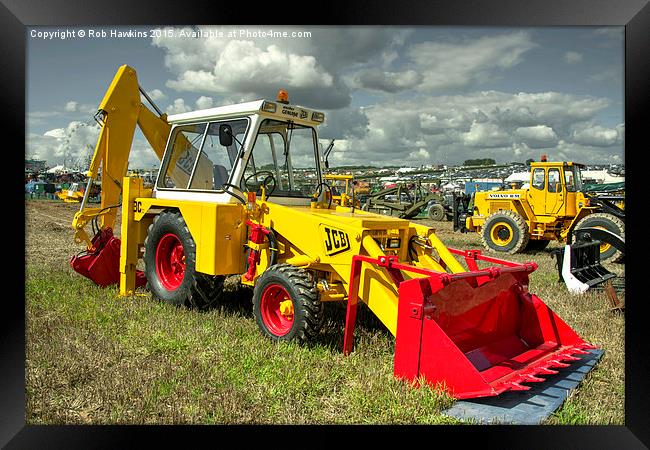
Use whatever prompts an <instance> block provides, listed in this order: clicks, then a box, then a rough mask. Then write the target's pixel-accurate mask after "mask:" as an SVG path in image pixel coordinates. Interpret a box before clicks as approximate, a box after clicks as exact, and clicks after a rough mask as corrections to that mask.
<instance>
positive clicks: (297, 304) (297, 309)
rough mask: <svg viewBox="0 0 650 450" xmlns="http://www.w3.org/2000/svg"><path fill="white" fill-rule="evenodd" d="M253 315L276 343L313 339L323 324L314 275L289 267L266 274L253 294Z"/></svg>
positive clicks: (280, 265) (277, 267)
mask: <svg viewBox="0 0 650 450" xmlns="http://www.w3.org/2000/svg"><path fill="white" fill-rule="evenodd" d="M253 315H254V316H255V320H256V321H257V325H258V326H259V328H260V330H261V331H262V333H263V334H264V335H265V336H267V337H268V338H270V339H272V340H274V341H297V342H299V343H305V342H309V341H311V340H313V339H314V338H315V337H316V336H317V335H318V332H319V331H320V328H321V326H322V324H323V304H322V303H321V301H320V299H319V297H318V290H317V289H316V286H315V284H314V281H313V279H312V277H311V275H310V274H309V273H308V272H307V271H305V270H303V269H299V268H297V267H294V266H292V265H289V264H276V265H274V266H271V267H269V268H268V269H266V270H265V271H264V273H263V274H262V275H261V276H260V278H259V279H258V280H257V283H256V284H255V289H254V291H253Z"/></svg>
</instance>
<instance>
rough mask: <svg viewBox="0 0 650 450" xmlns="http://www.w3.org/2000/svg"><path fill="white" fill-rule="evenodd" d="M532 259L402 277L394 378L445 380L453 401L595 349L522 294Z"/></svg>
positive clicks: (530, 377) (526, 379) (514, 384)
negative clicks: (453, 272)
mask: <svg viewBox="0 0 650 450" xmlns="http://www.w3.org/2000/svg"><path fill="white" fill-rule="evenodd" d="M536 268H537V266H536V264H534V263H528V264H521V265H520V264H517V265H514V264H512V265H510V266H509V267H504V268H498V267H491V268H489V269H486V270H474V271H470V272H465V273H458V274H446V273H437V272H433V271H432V272H431V274H430V275H429V276H427V277H426V278H413V279H410V280H406V281H403V282H401V283H400V285H399V302H398V318H397V332H396V341H395V361H394V363H395V364H394V369H395V376H396V377H398V378H404V379H407V380H412V381H416V382H417V379H418V378H419V377H424V379H425V380H426V382H427V383H428V384H432V385H438V384H440V385H444V387H446V388H447V389H448V391H449V393H450V395H452V396H453V397H455V398H457V399H465V398H474V397H486V396H495V395H498V394H500V393H502V392H505V391H509V390H513V391H514V390H528V389H530V386H526V385H523V384H521V383H530V382H540V381H545V380H544V379H543V378H540V377H539V375H549V374H554V373H557V371H555V370H553V368H561V367H567V366H568V364H566V363H565V361H569V362H570V361H575V360H578V359H579V358H576V357H575V356H573V355H574V354H585V353H587V352H586V351H585V350H587V349H590V348H595V347H594V346H592V345H591V344H588V343H586V342H585V341H583V340H582V339H581V338H580V337H579V336H578V335H577V334H576V333H575V332H574V331H573V330H572V329H571V328H570V327H569V326H568V325H567V324H566V323H564V321H562V319H560V318H559V317H558V316H557V315H556V314H555V313H554V312H553V311H552V310H551V309H550V308H549V307H548V306H546V305H545V304H544V302H542V301H541V300H540V299H539V298H538V297H537V296H535V295H533V294H530V293H529V292H528V274H529V273H530V272H532V271H533V270H535V269H536Z"/></svg>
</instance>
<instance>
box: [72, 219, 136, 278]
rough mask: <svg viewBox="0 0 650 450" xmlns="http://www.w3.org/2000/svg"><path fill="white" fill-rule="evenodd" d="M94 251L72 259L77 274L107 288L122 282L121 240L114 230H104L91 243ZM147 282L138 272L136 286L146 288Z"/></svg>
mask: <svg viewBox="0 0 650 450" xmlns="http://www.w3.org/2000/svg"><path fill="white" fill-rule="evenodd" d="M91 243H92V245H93V248H94V250H93V251H87V252H83V253H82V254H79V255H76V256H73V257H72V258H71V259H70V266H72V268H73V269H74V270H75V272H78V273H80V274H81V275H83V276H84V277H86V278H90V279H91V280H93V281H94V282H95V283H96V284H98V285H99V286H102V287H105V286H109V285H111V284H116V283H119V281H120V244H121V242H120V240H119V239H118V238H116V237H115V236H113V230H111V229H110V228H104V229H103V230H101V231H100V232H99V233H97V234H96V235H95V237H93V239H92V241H91ZM146 283H147V280H146V278H145V276H144V273H143V272H142V271H140V270H138V271H137V272H136V286H138V287H139V286H144V285H145V284H146Z"/></svg>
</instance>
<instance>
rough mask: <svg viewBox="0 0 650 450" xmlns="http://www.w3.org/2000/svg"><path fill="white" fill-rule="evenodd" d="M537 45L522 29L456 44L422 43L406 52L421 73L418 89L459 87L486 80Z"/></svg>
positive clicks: (512, 64) (511, 65) (514, 63)
mask: <svg viewBox="0 0 650 450" xmlns="http://www.w3.org/2000/svg"><path fill="white" fill-rule="evenodd" d="M535 47H536V44H535V43H533V42H532V40H531V38H530V36H529V34H528V33H526V32H524V31H519V32H514V33H507V34H502V35H497V36H485V37H481V38H478V39H473V40H464V41H462V42H456V43H446V42H423V43H420V44H416V45H414V46H412V47H411V49H410V50H409V52H408V54H409V56H410V58H411V59H412V60H413V61H414V63H415V64H416V67H417V70H418V72H420V73H421V74H422V76H423V82H422V84H421V85H420V86H419V88H420V89H421V90H425V91H432V90H442V89H449V88H462V87H466V86H468V85H471V84H475V83H482V82H485V81H487V80H489V79H490V78H491V77H492V76H493V75H494V73H495V72H498V71H499V70H503V69H509V68H511V67H514V66H515V65H517V64H519V63H520V62H521V61H522V56H523V54H524V53H526V52H528V51H529V50H531V49H533V48H535Z"/></svg>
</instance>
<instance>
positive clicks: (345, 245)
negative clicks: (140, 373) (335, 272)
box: [321, 225, 350, 256]
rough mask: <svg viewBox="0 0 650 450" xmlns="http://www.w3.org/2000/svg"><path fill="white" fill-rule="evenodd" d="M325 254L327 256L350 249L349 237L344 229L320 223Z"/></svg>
mask: <svg viewBox="0 0 650 450" xmlns="http://www.w3.org/2000/svg"><path fill="white" fill-rule="evenodd" d="M321 230H322V236H323V243H324V244H325V254H326V255H328V256H332V255H336V254H338V253H341V252H344V251H346V250H350V238H349V237H348V234H347V233H346V232H345V231H342V230H337V229H336V228H332V227H328V226H326V225H321Z"/></svg>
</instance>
